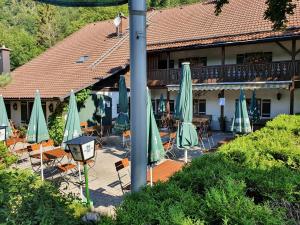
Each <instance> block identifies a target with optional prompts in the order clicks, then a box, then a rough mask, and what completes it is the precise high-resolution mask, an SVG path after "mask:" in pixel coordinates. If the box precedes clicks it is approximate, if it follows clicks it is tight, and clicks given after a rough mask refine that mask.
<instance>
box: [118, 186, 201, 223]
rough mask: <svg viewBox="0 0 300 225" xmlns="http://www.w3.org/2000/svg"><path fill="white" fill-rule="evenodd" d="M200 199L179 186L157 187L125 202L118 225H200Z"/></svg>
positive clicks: (120, 208)
mask: <svg viewBox="0 0 300 225" xmlns="http://www.w3.org/2000/svg"><path fill="white" fill-rule="evenodd" d="M199 201H200V199H199V197H198V196H197V195H195V194H193V193H192V192H191V191H182V189H180V188H178V187H177V186H176V185H172V184H158V185H155V186H154V187H153V188H150V187H147V188H145V189H144V190H143V191H141V192H138V193H134V194H132V195H129V196H127V197H126V198H125V200H124V202H123V203H122V205H121V206H120V207H119V208H118V209H117V218H116V224H132V225H135V224H136V225H140V224H170V225H171V224H174V225H176V224H178V225H180V224H194V222H195V223H198V224H201V219H198V218H201V216H202V215H201V211H200V205H199Z"/></svg>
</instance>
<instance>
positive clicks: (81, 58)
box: [76, 55, 89, 63]
mask: <svg viewBox="0 0 300 225" xmlns="http://www.w3.org/2000/svg"><path fill="white" fill-rule="evenodd" d="M88 58H89V56H88V55H83V56H80V57H79V59H78V60H77V61H76V63H84V62H85V61H87V60H88Z"/></svg>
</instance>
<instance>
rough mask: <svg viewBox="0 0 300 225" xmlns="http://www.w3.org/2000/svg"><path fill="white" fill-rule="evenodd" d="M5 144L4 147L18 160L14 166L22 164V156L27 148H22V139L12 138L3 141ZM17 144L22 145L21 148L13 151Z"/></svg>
mask: <svg viewBox="0 0 300 225" xmlns="http://www.w3.org/2000/svg"><path fill="white" fill-rule="evenodd" d="M5 143H6V146H7V147H8V148H9V149H10V151H11V152H12V154H15V155H17V157H18V160H17V162H16V164H19V163H21V162H23V160H24V158H23V155H24V153H26V152H27V148H26V147H24V144H25V142H24V138H19V137H12V138H9V139H7V140H6V141H5ZM17 143H23V146H22V148H19V149H15V147H16V145H17Z"/></svg>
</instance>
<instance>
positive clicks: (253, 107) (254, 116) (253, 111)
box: [249, 90, 259, 131]
mask: <svg viewBox="0 0 300 225" xmlns="http://www.w3.org/2000/svg"><path fill="white" fill-rule="evenodd" d="M249 116H250V118H251V123H252V126H251V127H252V131H253V124H254V123H255V122H257V121H258V120H259V111H258V107H257V100H256V93H255V90H254V91H253V92H252V98H251V103H250V110H249Z"/></svg>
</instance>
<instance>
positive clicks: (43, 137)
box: [26, 90, 49, 180]
mask: <svg viewBox="0 0 300 225" xmlns="http://www.w3.org/2000/svg"><path fill="white" fill-rule="evenodd" d="M26 139H27V142H28V143H41V142H43V141H47V140H49V133H48V129H47V123H46V120H45V116H44V113H43V108H42V103H41V97H40V93H39V91H38V90H37V91H36V93H35V98H34V103H33V108H32V112H31V116H30V121H29V125H28V130H27V134H26ZM40 159H41V177H42V180H44V171H43V146H42V144H41V145H40Z"/></svg>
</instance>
